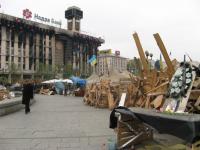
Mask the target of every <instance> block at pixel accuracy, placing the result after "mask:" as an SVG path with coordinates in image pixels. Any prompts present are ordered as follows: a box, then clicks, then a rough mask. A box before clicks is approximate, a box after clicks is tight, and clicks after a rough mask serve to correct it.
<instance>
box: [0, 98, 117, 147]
mask: <svg viewBox="0 0 200 150" xmlns="http://www.w3.org/2000/svg"><path fill="white" fill-rule="evenodd" d="M35 99H36V103H35V104H33V105H32V106H31V113H29V114H27V115H25V113H24V110H21V111H18V112H16V113H13V114H9V115H7V116H2V117H0V150H104V149H107V143H108V139H110V138H114V136H115V134H114V132H113V130H111V129H109V114H110V111H109V110H107V109H97V108H94V107H89V106H85V105H84V104H83V102H82V98H78V97H71V96H62V95H53V96H45V95H36V96H35Z"/></svg>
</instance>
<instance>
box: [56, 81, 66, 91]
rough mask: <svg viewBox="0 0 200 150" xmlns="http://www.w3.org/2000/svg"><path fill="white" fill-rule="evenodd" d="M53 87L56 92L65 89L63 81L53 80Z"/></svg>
mask: <svg viewBox="0 0 200 150" xmlns="http://www.w3.org/2000/svg"><path fill="white" fill-rule="evenodd" d="M55 89H56V93H58V94H62V93H63V91H64V90H65V85H64V83H63V82H55Z"/></svg>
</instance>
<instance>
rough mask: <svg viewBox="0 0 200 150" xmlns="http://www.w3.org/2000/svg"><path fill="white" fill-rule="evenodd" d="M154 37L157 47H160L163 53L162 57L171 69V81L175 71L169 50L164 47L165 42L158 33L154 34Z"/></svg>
mask: <svg viewBox="0 0 200 150" xmlns="http://www.w3.org/2000/svg"><path fill="white" fill-rule="evenodd" d="M153 36H154V38H155V40H156V42H157V45H158V47H159V49H160V51H161V53H162V55H163V57H164V59H165V62H166V64H167V67H168V69H169V72H168V74H169V77H170V79H171V78H172V76H173V74H174V72H175V70H174V67H173V65H172V62H171V60H170V58H169V55H168V53H167V50H166V48H165V45H164V43H163V41H162V40H161V38H160V35H159V34H158V33H156V34H154V35H153Z"/></svg>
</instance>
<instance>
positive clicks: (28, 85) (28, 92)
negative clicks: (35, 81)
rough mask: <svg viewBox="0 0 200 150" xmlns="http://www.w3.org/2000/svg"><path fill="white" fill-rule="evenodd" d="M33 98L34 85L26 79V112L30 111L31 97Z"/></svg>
mask: <svg viewBox="0 0 200 150" xmlns="http://www.w3.org/2000/svg"><path fill="white" fill-rule="evenodd" d="M31 98H33V85H32V84H31V82H30V81H28V80H25V82H24V84H23V91H22V104H24V105H25V114H27V113H29V112H30V106H29V105H30V99H31Z"/></svg>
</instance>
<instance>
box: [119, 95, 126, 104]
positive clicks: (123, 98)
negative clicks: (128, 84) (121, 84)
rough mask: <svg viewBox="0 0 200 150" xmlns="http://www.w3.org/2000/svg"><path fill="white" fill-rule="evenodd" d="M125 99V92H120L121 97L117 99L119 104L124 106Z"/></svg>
mask: <svg viewBox="0 0 200 150" xmlns="http://www.w3.org/2000/svg"><path fill="white" fill-rule="evenodd" d="M125 100H126V93H122V96H121V99H120V101H119V106H124V104H125Z"/></svg>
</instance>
